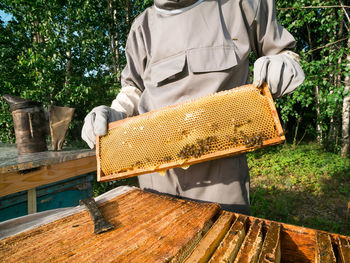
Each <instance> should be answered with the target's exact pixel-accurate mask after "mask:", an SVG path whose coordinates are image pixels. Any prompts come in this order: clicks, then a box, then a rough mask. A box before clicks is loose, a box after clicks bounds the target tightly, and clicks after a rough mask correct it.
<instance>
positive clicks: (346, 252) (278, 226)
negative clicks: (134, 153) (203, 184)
mask: <svg viewBox="0 0 350 263" xmlns="http://www.w3.org/2000/svg"><path fill="white" fill-rule="evenodd" d="M99 208H100V210H101V213H102V214H103V215H104V216H105V218H106V219H107V220H108V221H109V222H111V223H112V224H113V225H115V226H116V227H115V229H113V230H111V231H109V232H105V233H102V234H100V235H96V234H94V225H93V222H92V220H91V219H90V216H89V214H88V212H87V211H83V212H80V213H77V214H74V215H70V216H68V217H65V218H61V219H59V220H56V221H54V222H51V223H48V224H46V225H42V226H39V227H36V228H34V229H32V230H29V231H26V232H22V233H19V234H17V235H13V236H10V237H7V238H5V239H2V240H0V262H6V263H9V262H86V263H88V262H133V263H134V262H135V263H137V262H140V263H144V262H186V263H189V262H196V263H197V262H210V263H217V262H234V263H244V262H259V263H260V262H264V263H272V262H276V263H278V262H286V263H296V262H297V263H314V262H325V263H333V262H334V263H335V262H340V263H350V237H346V236H341V235H337V234H332V233H328V232H324V231H318V230H315V229H310V228H304V227H298V226H293V225H288V224H284V223H280V222H273V221H269V220H265V219H261V218H255V217H250V216H246V215H242V214H236V213H231V212H226V211H222V210H220V207H219V205H217V204H209V203H197V202H192V201H187V200H180V199H177V198H173V197H169V196H165V195H157V194H153V193H149V192H145V191H142V190H139V189H134V190H130V191H128V192H126V193H124V194H122V195H120V196H117V197H115V198H114V199H112V200H110V201H107V202H105V203H104V204H102V205H99ZM155 208H156V209H155Z"/></svg>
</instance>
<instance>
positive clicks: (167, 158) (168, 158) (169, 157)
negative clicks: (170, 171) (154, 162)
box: [163, 156, 173, 162]
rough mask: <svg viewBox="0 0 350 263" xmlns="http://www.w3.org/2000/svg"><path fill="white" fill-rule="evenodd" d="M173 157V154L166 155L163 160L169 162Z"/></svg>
mask: <svg viewBox="0 0 350 263" xmlns="http://www.w3.org/2000/svg"><path fill="white" fill-rule="evenodd" d="M172 159H173V158H171V156H165V157H164V159H163V161H164V162H169V161H171V160H172Z"/></svg>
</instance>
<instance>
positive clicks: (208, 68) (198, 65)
mask: <svg viewBox="0 0 350 263" xmlns="http://www.w3.org/2000/svg"><path fill="white" fill-rule="evenodd" d="M187 61H188V67H189V71H190V72H193V73H206V72H218V71H224V70H227V69H230V68H232V67H234V66H236V65H237V56H236V52H235V48H234V47H233V46H215V47H203V48H195V49H190V50H188V51H187Z"/></svg>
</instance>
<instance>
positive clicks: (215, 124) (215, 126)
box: [211, 123, 218, 132]
mask: <svg viewBox="0 0 350 263" xmlns="http://www.w3.org/2000/svg"><path fill="white" fill-rule="evenodd" d="M211 128H212V129H213V131H214V132H215V131H217V129H218V124H217V123H213V124H212V125H211Z"/></svg>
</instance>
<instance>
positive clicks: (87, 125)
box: [81, 105, 124, 149]
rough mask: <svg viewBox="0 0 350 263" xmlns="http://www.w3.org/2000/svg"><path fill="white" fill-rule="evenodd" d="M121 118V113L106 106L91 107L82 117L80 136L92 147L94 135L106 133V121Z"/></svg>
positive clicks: (94, 142) (94, 140)
mask: <svg viewBox="0 0 350 263" xmlns="http://www.w3.org/2000/svg"><path fill="white" fill-rule="evenodd" d="M123 118H124V115H123V113H121V112H118V111H116V110H114V109H112V108H110V107H108V106H104V105H102V106H98V107H96V108H93V109H92V111H91V112H89V114H88V115H86V117H85V119H84V126H83V129H82V131H81V138H82V139H83V140H84V141H86V143H87V144H88V145H89V147H90V148H91V149H92V148H94V146H95V144H96V136H97V135H100V136H102V135H105V134H106V133H107V125H108V123H110V122H113V121H118V120H121V119H123Z"/></svg>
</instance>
